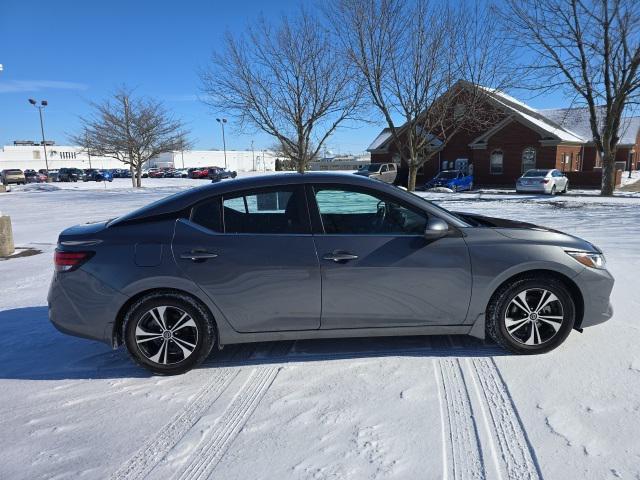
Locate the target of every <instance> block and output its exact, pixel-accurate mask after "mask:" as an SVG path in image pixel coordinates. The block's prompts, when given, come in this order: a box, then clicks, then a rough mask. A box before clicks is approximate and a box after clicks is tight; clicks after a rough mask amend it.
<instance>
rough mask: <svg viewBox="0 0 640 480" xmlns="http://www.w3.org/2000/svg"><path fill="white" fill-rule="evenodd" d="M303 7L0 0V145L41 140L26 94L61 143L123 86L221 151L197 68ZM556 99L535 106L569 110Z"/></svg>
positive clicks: (278, 2) (261, 143) (243, 145)
mask: <svg viewBox="0 0 640 480" xmlns="http://www.w3.org/2000/svg"><path fill="white" fill-rule="evenodd" d="M299 2H300V0H268V1H259V0H235V1H229V0H226V1H219V0H209V1H206V0H182V1H175V0H174V1H166V0H161V1H150V0H135V1H127V0H108V1H88V0H75V1H74V0H55V1H52V0H48V1H43V0H38V1H30V0H2V1H0V64H3V65H4V71H3V72H0V145H6V144H10V143H12V142H13V140H17V139H20V140H22V139H33V140H37V139H39V138H40V131H39V123H38V118H37V112H36V110H35V109H34V108H33V107H32V106H30V105H29V104H28V102H27V99H28V98H29V97H33V98H36V99H46V100H48V102H49V106H48V107H47V109H46V110H45V127H46V133H47V138H48V139H51V140H55V141H56V142H57V143H58V144H63V143H66V138H67V135H68V134H70V133H73V132H74V131H76V130H77V129H78V125H79V122H78V116H79V115H83V114H86V113H87V112H88V108H89V107H88V102H89V101H92V100H101V99H103V98H105V97H106V96H108V94H109V93H110V92H112V91H113V90H114V88H116V87H117V86H118V85H121V84H123V83H126V84H127V85H129V86H131V87H134V88H135V89H136V91H137V92H138V93H141V94H144V95H149V96H153V97H156V98H158V99H160V100H162V101H163V102H164V103H165V105H166V107H167V108H168V109H169V110H171V111H172V112H173V113H174V115H175V116H176V117H177V118H180V119H181V120H182V121H184V122H185V123H186V125H187V127H188V128H189V129H190V130H191V133H192V135H191V136H192V139H193V142H194V146H195V148H198V149H209V148H220V149H221V148H222V138H221V133H220V129H219V126H218V124H217V123H216V122H215V117H216V115H215V114H213V113H212V112H210V110H209V109H208V108H207V107H206V106H205V105H203V104H202V103H201V102H200V101H198V99H197V96H198V87H199V80H198V69H199V68H201V67H203V66H205V65H206V63H207V61H208V59H209V57H210V54H211V52H212V51H213V49H214V48H215V47H216V45H218V44H219V42H220V41H221V37H222V35H223V33H224V31H225V30H227V29H228V30H230V31H232V32H240V31H242V30H243V28H244V26H245V25H246V24H247V22H249V21H251V20H252V19H253V18H255V17H256V16H257V15H259V14H260V12H262V13H264V14H265V15H266V16H267V17H269V16H271V17H277V16H279V15H280V14H282V13H286V12H288V11H292V10H295V9H296V6H297V5H298V3H299ZM565 103H566V102H563V100H562V98H561V97H559V96H553V97H545V98H536V99H533V100H531V101H530V104H531V105H532V106H534V107H560V106H563V105H565ZM380 128H381V124H380V125H365V126H362V127H360V128H349V129H343V130H342V131H340V132H338V133H336V134H335V135H334V136H333V137H332V138H331V139H330V140H329V142H328V148H329V149H330V150H332V151H336V152H344V153H347V152H352V153H357V152H361V151H363V150H364V149H366V147H367V145H368V144H369V143H370V141H371V140H372V139H373V138H374V137H375V135H376V133H377V132H378V131H379V130H380ZM226 133H227V148H229V149H247V148H250V145H251V141H252V140H254V141H255V147H256V149H259V148H262V147H269V146H270V145H272V144H273V140H272V139H270V138H269V137H267V136H266V135H264V134H261V133H255V134H253V133H251V132H248V133H247V132H244V133H240V132H238V131H236V130H235V129H234V128H233V126H230V127H229V128H228V130H227V132H226Z"/></svg>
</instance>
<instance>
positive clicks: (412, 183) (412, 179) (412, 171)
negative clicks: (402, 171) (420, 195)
mask: <svg viewBox="0 0 640 480" xmlns="http://www.w3.org/2000/svg"><path fill="white" fill-rule="evenodd" d="M417 176H418V166H417V165H416V164H415V163H414V162H413V161H410V162H409V177H408V178H407V190H409V191H410V192H413V191H414V190H415V189H416V177H417Z"/></svg>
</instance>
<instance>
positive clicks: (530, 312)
mask: <svg viewBox="0 0 640 480" xmlns="http://www.w3.org/2000/svg"><path fill="white" fill-rule="evenodd" d="M574 322H575V304H574V301H573V298H572V296H571V293H570V292H569V290H568V289H567V287H566V286H565V285H564V283H562V282H561V281H560V280H558V279H556V278H554V277H549V276H545V275H533V276H529V277H523V278H520V279H518V280H516V281H514V282H511V283H509V284H506V285H503V286H502V287H501V288H500V289H498V291H497V292H496V293H495V294H494V295H493V297H492V299H491V301H490V303H489V306H488V308H487V322H486V328H487V333H488V335H489V336H490V337H491V338H492V339H493V340H495V342H496V343H498V344H499V345H501V346H502V347H504V348H505V349H507V350H509V351H511V352H513V353H520V354H533V353H545V352H548V351H551V350H553V349H554V348H556V347H557V346H558V345H560V344H561V343H562V342H564V340H565V339H566V338H567V336H568V335H569V333H570V332H571V329H572V328H573V324H574Z"/></svg>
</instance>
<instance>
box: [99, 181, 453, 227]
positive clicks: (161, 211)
mask: <svg viewBox="0 0 640 480" xmlns="http://www.w3.org/2000/svg"><path fill="white" fill-rule="evenodd" d="M310 183H316V184H318V183H319V184H325V185H326V184H336V185H349V186H354V187H358V186H361V187H366V188H368V189H371V190H376V191H378V192H380V193H382V194H385V193H386V194H387V195H393V196H395V197H398V198H400V199H402V200H404V201H405V202H407V203H409V204H414V205H415V206H417V207H418V208H424V206H425V203H428V202H426V200H424V199H423V198H421V197H418V196H417V195H414V194H412V193H409V192H407V191H405V190H402V189H400V188H398V187H396V186H394V185H390V184H388V183H384V182H381V181H378V180H372V179H370V178H368V177H363V176H360V175H354V174H353V173H336V172H306V173H277V174H267V175H256V176H251V177H243V178H236V179H233V180H225V181H224V182H216V183H209V184H207V185H203V186H200V187H195V188H190V189H188V190H183V191H180V192H178V193H176V194H174V195H171V196H169V197H167V198H164V199H161V200H158V201H156V202H154V203H151V204H149V205H147V206H145V207H142V208H140V209H138V210H135V211H133V212H131V213H128V214H126V215H124V216H122V217H119V218H117V219H115V220H113V221H112V222H110V223H109V226H110V227H111V226H115V225H118V224H122V223H129V222H133V221H140V220H145V219H151V218H156V217H162V216H165V215H167V214H173V213H175V212H180V211H183V210H185V209H187V208H190V207H191V206H192V205H194V204H196V203H198V202H201V201H204V200H207V199H209V198H211V197H214V196H217V195H224V194H226V193H235V192H241V191H243V190H252V189H260V188H267V187H272V186H282V185H301V184H310ZM431 208H436V207H433V206H432V207H431ZM438 210H440V209H438ZM441 214H442V212H441ZM445 214H446V215H448V216H450V218H449V220H450V221H451V222H452V223H453V224H455V225H458V226H465V224H464V222H462V221H461V220H460V219H457V218H456V217H454V216H453V215H451V214H448V213H445Z"/></svg>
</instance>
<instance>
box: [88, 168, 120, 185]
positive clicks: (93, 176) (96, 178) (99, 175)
mask: <svg viewBox="0 0 640 480" xmlns="http://www.w3.org/2000/svg"><path fill="white" fill-rule="evenodd" d="M82 180H83V181H85V182H112V181H113V175H111V172H109V171H107V170H96V169H93V168H88V169H87V170H85V171H84V176H83V177H82Z"/></svg>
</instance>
